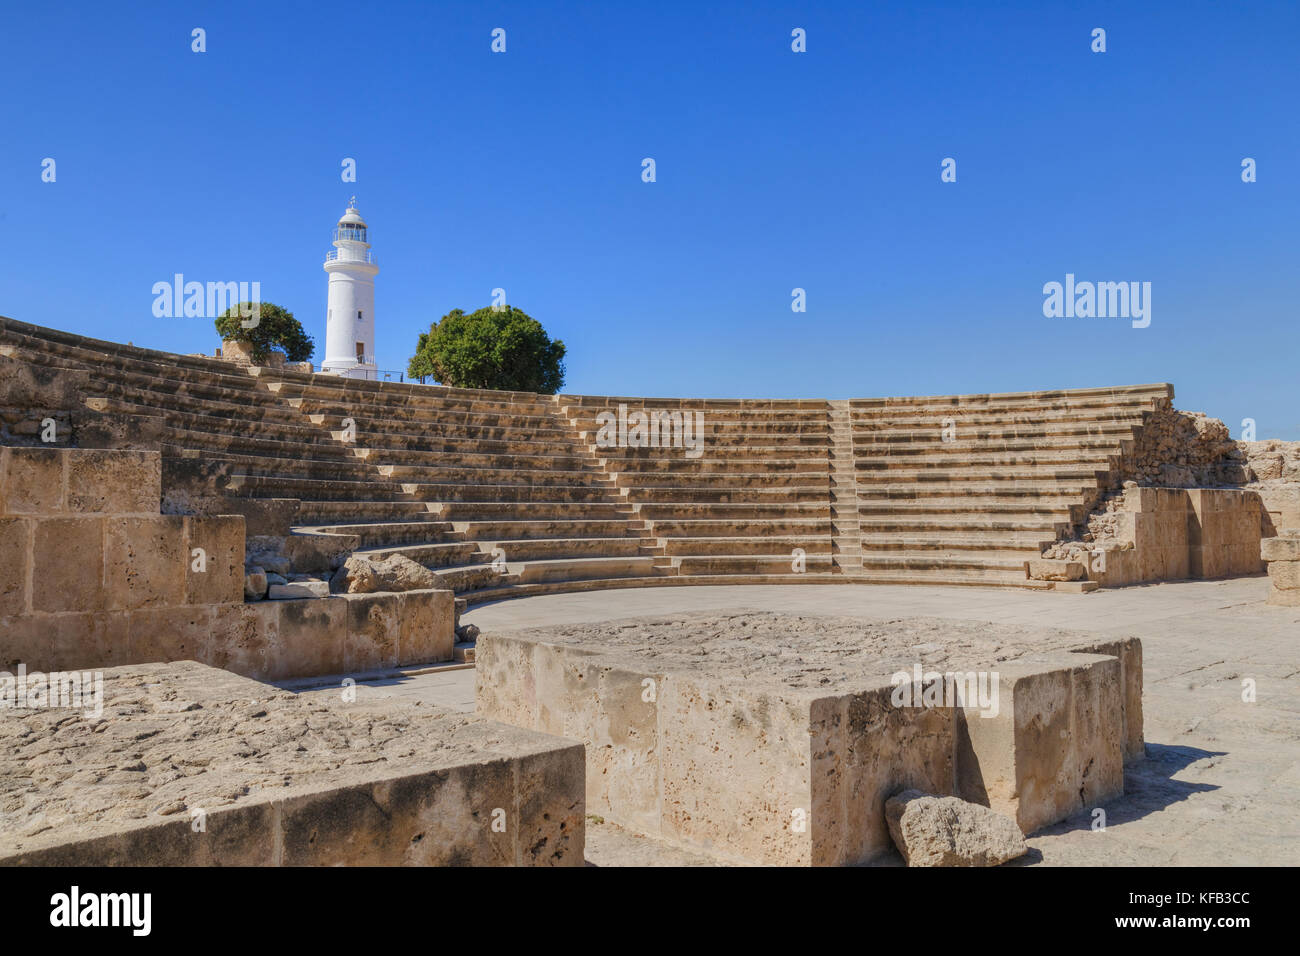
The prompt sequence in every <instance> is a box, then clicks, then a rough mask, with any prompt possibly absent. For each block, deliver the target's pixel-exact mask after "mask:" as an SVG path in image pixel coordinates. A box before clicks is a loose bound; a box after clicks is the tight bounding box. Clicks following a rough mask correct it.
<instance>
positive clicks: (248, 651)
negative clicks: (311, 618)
mask: <svg viewBox="0 0 1300 956" xmlns="http://www.w3.org/2000/svg"><path fill="white" fill-rule="evenodd" d="M322 603H323V602H322ZM286 606H288V603H287V602H284V603H282V602H275V603H271V602H268V601H258V602H256V603H253V604H218V605H215V606H213V607H212V608H211V611H212V629H211V631H210V632H209V635H208V640H207V642H206V643H205V644H204V646H203V649H202V651H201V652H200V656H199V657H198V660H200V661H202V662H203V663H205V664H210V665H212V666H213V667H219V668H221V669H222V670H226V671H230V672H232V673H235V674H239V675H240V676H242V677H249V678H252V679H254V680H270V679H272V677H271V675H273V674H274V675H276V677H279V676H281V671H280V668H281V666H282V662H283V660H284V657H283V655H282V654H281V651H280V615H281V613H282V611H283V609H284V608H285V607H286ZM326 646H327V645H326ZM283 676H286V677H288V676H293V677H298V676H310V675H305V674H284V675H283Z"/></svg>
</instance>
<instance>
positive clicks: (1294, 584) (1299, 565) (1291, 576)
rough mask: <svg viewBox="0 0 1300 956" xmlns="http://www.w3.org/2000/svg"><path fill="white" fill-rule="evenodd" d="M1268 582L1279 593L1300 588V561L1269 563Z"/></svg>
mask: <svg viewBox="0 0 1300 956" xmlns="http://www.w3.org/2000/svg"><path fill="white" fill-rule="evenodd" d="M1268 580H1269V583H1270V584H1272V585H1273V587H1274V588H1276V589H1277V590H1279V591H1292V590H1295V589H1296V588H1300V561H1272V562H1269V565H1268Z"/></svg>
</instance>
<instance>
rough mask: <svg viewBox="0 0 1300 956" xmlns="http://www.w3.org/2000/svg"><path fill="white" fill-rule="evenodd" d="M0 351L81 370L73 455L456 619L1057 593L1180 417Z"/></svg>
mask: <svg viewBox="0 0 1300 956" xmlns="http://www.w3.org/2000/svg"><path fill="white" fill-rule="evenodd" d="M0 353H3V354H4V355H6V356H8V359H7V360H8V361H16V362H23V363H27V364H28V365H30V366H34V367H41V368H43V369H47V370H48V369H53V368H66V369H72V370H76V371H75V375H76V376H78V378H77V382H78V383H79V384H78V386H77V389H76V392H77V394H79V395H80V397H81V399H80V401H81V404H80V406H79V407H78V408H76V409H73V410H72V412H73V414H72V422H73V429H74V435H73V440H74V441H79V442H81V443H84V444H89V445H92V446H99V447H152V448H158V449H160V450H161V451H162V453H163V456H164V465H165V473H167V471H166V469H167V466H168V465H169V464H170V466H171V468H172V472H173V473H175V474H188V473H189V471H196V472H197V473H199V474H201V475H202V476H205V480H210V481H211V483H212V484H213V486H214V488H215V489H216V490H217V491H218V492H219V493H220V494H221V495H222V496H224V498H223V499H222V500H223V501H229V502H231V507H232V508H233V509H235V510H240V511H243V512H244V513H245V514H246V515H250V516H252V515H255V514H262V513H264V512H267V511H269V510H273V508H274V507H276V506H279V505H285V506H287V507H289V510H290V511H291V512H292V513H294V514H295V515H296V516H295V517H294V518H293V524H292V528H291V529H290V528H288V527H286V528H285V529H284V533H287V532H289V531H290V530H291V531H292V534H293V536H294V537H295V538H297V539H299V540H303V541H311V542H322V541H323V542H326V543H333V545H334V546H335V547H336V550H337V549H338V548H342V549H343V550H348V551H354V552H359V553H367V554H372V555H374V556H383V555H388V554H394V553H396V554H403V555H406V556H408V557H410V558H412V559H413V560H416V561H418V562H419V563H421V564H424V565H425V566H427V567H429V568H431V569H432V570H433V571H434V573H435V574H437V575H438V577H439V578H440V579H441V580H442V581H443V582H444V583H445V584H446V585H447V586H448V587H451V588H453V589H454V590H455V591H456V592H457V593H458V594H459V595H461V597H462V602H463V604H467V603H478V602H481V601H486V600H493V599H497V598H503V597H510V596H514V595H519V594H529V593H548V592H552V591H562V590H579V589H595V588H614V587H644V586H660V585H696V584H733V583H782V584H787V583H851V582H878V583H890V584H901V583H914V584H979V585H1008V586H1016V587H1050V586H1051V583H1050V582H1040V581H1031V580H1028V579H1027V578H1026V575H1025V570H1024V563H1025V561H1027V560H1030V559H1032V558H1036V557H1038V555H1039V552H1040V550H1041V548H1042V546H1043V545H1044V544H1046V543H1050V542H1052V541H1055V540H1057V539H1058V538H1059V537H1061V536H1063V535H1064V534H1066V533H1067V532H1068V531H1069V530H1070V529H1071V527H1072V526H1074V525H1077V524H1079V523H1081V522H1082V521H1083V520H1084V518H1085V516H1086V514H1087V511H1088V510H1089V508H1091V507H1092V505H1093V504H1094V503H1095V502H1096V501H1097V500H1098V498H1099V496H1100V495H1101V494H1102V492H1103V491H1104V490H1105V489H1106V488H1108V487H1111V486H1113V485H1114V484H1115V483H1116V480H1117V476H1116V473H1115V470H1114V469H1115V467H1116V464H1117V460H1118V456H1119V455H1120V454H1121V453H1125V452H1127V451H1129V450H1131V448H1132V443H1133V442H1134V440H1135V439H1136V437H1137V436H1138V435H1139V434H1140V431H1141V429H1142V427H1143V424H1144V422H1145V421H1146V420H1147V418H1148V417H1149V416H1150V415H1151V413H1152V411H1153V410H1154V409H1156V408H1158V407H1161V406H1162V405H1163V404H1168V403H1170V402H1171V401H1172V397H1173V390H1172V388H1171V387H1170V386H1168V385H1143V386H1129V387H1121V388H1103V389H1072V390H1064V391H1050V392H1033V393H1010V394H996V395H963V396H941V397H919V398H887V399H854V400H847V401H831V402H828V401H824V400H813V399H803V400H741V399H716V400H715V399H653V398H626V397H623V398H620V397H608V396H580V395H559V396H541V395H535V394H532V393H522V392H496V391H482V390H472V389H454V388H445V387H442V386H421V385H411V384H400V383H389V382H385V383H379V382H359V381H355V380H350V379H340V378H337V377H333V376H326V375H310V374H304V373H300V372H292V371H286V370H269V369H255V368H252V369H249V368H241V367H239V366H234V365H231V364H228V363H224V362H221V361H217V360H213V359H208V358H203V357H195V356H180V355H172V354H169V353H163V352H156V351H151V350H147V349H139V348H134V347H132V346H127V345H118V344H115V343H109V342H101V341H97V340H93V339H87V338H84V337H81V336H76V335H71V334H69V333H64V332H58V331H55V330H51V329H43V328H40V327H37V326H31V325H26V324H24V323H19V322H14V321H12V320H9V319H0ZM620 407H621V409H622V412H623V413H624V414H625V415H626V414H631V413H635V412H644V413H647V415H648V414H650V413H658V414H659V415H660V416H663V419H662V424H664V425H665V427H668V428H669V433H670V434H671V433H672V432H671V429H672V428H673V427H677V428H678V429H679V430H678V432H677V436H678V437H679V438H681V437H682V432H681V431H680V428H681V426H682V425H684V424H685V422H686V419H687V418H688V417H689V419H690V420H691V421H692V422H694V421H695V420H696V419H697V418H698V420H699V421H700V423H701V427H700V433H699V435H698V439H699V453H698V455H697V454H695V453H694V452H693V451H692V450H691V449H690V448H688V447H685V446H684V445H682V444H680V443H679V444H677V445H673V444H671V443H669V445H668V446H667V447H663V446H660V447H654V446H652V445H646V444H643V443H640V442H638V440H636V439H635V432H634V431H632V432H627V433H624V434H622V435H621V436H620V435H618V434H617V430H616V433H615V438H616V439H617V440H614V441H612V442H611V441H608V440H606V439H608V438H609V437H610V433H609V432H608V430H606V432H605V433H604V435H603V437H602V423H605V424H608V422H609V419H610V417H611V416H614V417H617V414H618V413H619V412H620ZM674 415H676V416H677V419H676V424H674V422H673V421H672V420H671V418H670V417H671V416H674ZM690 434H691V433H689V432H688V433H687V435H690ZM166 490H167V489H166V487H165V488H164V491H165V492H166ZM250 520H251V518H250Z"/></svg>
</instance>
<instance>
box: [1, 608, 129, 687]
mask: <svg viewBox="0 0 1300 956" xmlns="http://www.w3.org/2000/svg"><path fill="white" fill-rule="evenodd" d="M130 660H131V656H130V648H129V646H128V642H127V629H126V615H125V614H123V613H121V612H111V611H95V612H84V613H77V612H70V613H66V614H33V615H25V616H22V617H16V618H8V619H3V618H0V669H3V670H8V671H10V672H13V671H14V669H15V668H16V667H17V666H18V664H20V663H22V664H26V665H27V669H28V670H29V671H32V670H41V671H52V670H69V669H79V670H80V669H89V668H96V667H114V666H116V665H118V664H125V663H129V662H130Z"/></svg>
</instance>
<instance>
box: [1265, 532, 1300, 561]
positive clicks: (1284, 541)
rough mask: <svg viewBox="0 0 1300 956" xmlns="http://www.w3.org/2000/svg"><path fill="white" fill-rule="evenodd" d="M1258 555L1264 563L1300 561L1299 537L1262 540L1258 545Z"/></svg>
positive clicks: (1288, 536) (1291, 536) (1283, 536)
mask: <svg viewBox="0 0 1300 956" xmlns="http://www.w3.org/2000/svg"><path fill="white" fill-rule="evenodd" d="M1259 554H1260V557H1261V558H1263V559H1264V560H1265V561H1300V535H1279V536H1278V537H1276V538H1264V539H1262V540H1261V541H1260V543H1259Z"/></svg>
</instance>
